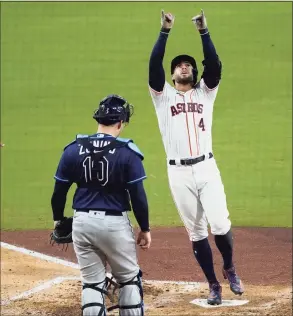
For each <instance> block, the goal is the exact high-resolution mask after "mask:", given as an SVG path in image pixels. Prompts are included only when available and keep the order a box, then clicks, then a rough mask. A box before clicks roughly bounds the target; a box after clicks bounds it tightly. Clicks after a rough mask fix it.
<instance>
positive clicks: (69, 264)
mask: <svg viewBox="0 0 293 316" xmlns="http://www.w3.org/2000/svg"><path fill="white" fill-rule="evenodd" d="M1 247H2V248H5V249H9V250H13V251H16V252H20V253H23V254H25V255H29V256H31V257H35V258H38V259H42V260H45V261H48V262H52V263H56V264H60V265H63V266H65V267H70V268H73V269H76V270H79V266H78V264H77V263H74V262H70V261H67V260H63V259H60V258H57V257H52V256H49V255H45V254H43V253H40V252H37V251H33V250H29V249H26V248H23V247H18V246H15V245H11V244H8V243H6V242H2V241H1ZM107 276H108V277H110V278H111V277H112V275H111V274H110V273H107ZM144 282H147V283H157V284H176V285H193V286H195V287H199V286H200V285H201V284H204V283H200V282H184V281H160V280H144Z"/></svg>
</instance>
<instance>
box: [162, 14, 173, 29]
mask: <svg viewBox="0 0 293 316" xmlns="http://www.w3.org/2000/svg"><path fill="white" fill-rule="evenodd" d="M174 20H175V16H173V15H172V14H171V13H166V14H165V12H164V10H162V11H161V26H162V28H163V29H168V30H170V29H171V28H172V27H173V25H174Z"/></svg>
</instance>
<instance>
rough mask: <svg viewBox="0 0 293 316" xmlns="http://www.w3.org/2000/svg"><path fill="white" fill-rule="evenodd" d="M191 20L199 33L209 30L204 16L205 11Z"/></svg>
mask: <svg viewBox="0 0 293 316" xmlns="http://www.w3.org/2000/svg"><path fill="white" fill-rule="evenodd" d="M191 20H192V22H193V23H194V24H195V26H196V28H197V29H198V30H199V31H201V30H205V29H207V28H208V25H207V19H206V17H205V15H204V12H203V10H201V14H199V15H196V16H194V17H193V18H192V19H191Z"/></svg>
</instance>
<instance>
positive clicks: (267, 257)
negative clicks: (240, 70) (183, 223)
mask: <svg viewBox="0 0 293 316" xmlns="http://www.w3.org/2000/svg"><path fill="white" fill-rule="evenodd" d="M277 231H278V229H275V230H274V229H269V230H265V229H258V230H257V229H250V230H245V229H236V230H235V233H234V236H235V237H234V239H235V241H236V240H237V243H236V244H235V246H236V250H235V254H236V258H235V262H236V264H237V267H238V270H239V271H241V272H240V275H241V277H242V279H243V281H244V284H245V290H246V291H245V294H244V295H243V296H241V297H239V296H235V295H234V294H233V293H232V292H231V291H230V289H229V287H228V284H227V283H226V282H224V281H223V280H222V279H220V274H219V279H220V281H221V282H222V286H223V299H224V300H236V299H237V300H248V301H249V302H248V303H247V304H244V305H242V306H236V307H218V308H203V307H199V306H197V305H194V304H191V303H190V302H191V301H192V300H194V299H206V297H207V295H208V286H207V284H206V283H200V284H199V283H195V282H194V281H196V282H203V281H205V280H204V278H203V277H202V275H201V271H200V270H199V268H198V267H197V264H196V263H195V262H194V258H193V257H192V256H191V255H190V244H189V242H188V240H187V239H186V233H185V231H184V229H182V228H175V229H165V230H159V229H156V230H155V231H154V232H153V249H152V250H151V251H150V252H149V253H148V254H147V253H146V252H143V253H142V252H139V254H140V255H139V260H140V264H141V267H142V269H143V270H144V271H146V272H145V274H144V281H143V286H144V295H145V297H144V300H145V308H146V316H157V315H158V316H161V315H168V316H173V315H174V316H175V315H176V316H181V315H182V316H183V315H192V316H197V315H211V316H213V315H215V316H218V315H221V316H228V315H229V316H233V315H237V316H238V315H239V316H240V315H241V316H242V315H244V316H246V315H247V316H254V315H259V316H289V315H292V307H291V305H292V284H291V276H292V274H291V273H292V264H291V256H292V248H291V245H292V243H291V229H290V230H283V231H282V232H281V233H279V234H278V233H277ZM280 231H281V230H280ZM252 233H253V234H252ZM48 234H49V232H48V231H46V232H38V231H34V232H6V233H4V232H2V236H1V239H2V241H3V242H7V243H10V244H16V245H18V246H21V247H25V248H27V249H33V250H35V251H39V252H42V253H47V254H50V255H53V256H58V257H63V258H64V259H67V260H71V261H75V262H76V258H75V256H74V253H73V251H72V247H71V249H69V251H68V252H67V253H65V252H62V251H61V249H60V248H58V247H55V248H54V247H51V246H50V245H49V243H48V241H47V240H48ZM244 235H246V236H247V237H246V238H244V239H243V238H241V237H243V236H244ZM19 238H20V239H19ZM252 240H253V241H254V242H253V243H252ZM263 241H266V242H263ZM247 242H251V244H250V245H249V244H247ZM211 243H212V240H211ZM212 248H213V249H214V253H215V254H216V249H215V248H214V245H213V243H212ZM248 249H249V250H250V251H249V253H248ZM237 253H238V256H237ZM168 254H169V257H168ZM248 254H249V255H248ZM150 258H151V260H150ZM276 258H277V260H276ZM243 259H245V261H246V263H247V266H248V267H247V266H245V264H243V261H242V260H243ZM215 262H216V263H217V264H216V270H217V272H218V273H219V271H220V267H221V258H220V257H219V255H215ZM154 264H156V267H157V269H156V271H153V270H152V269H153V265H154ZM251 265H255V267H254V269H251ZM187 266H188V267H189V269H186V270H185V269H184V267H185V268H186V267H187ZM260 267H261V268H260ZM256 268H257V269H256ZM158 272H159V274H160V277H159V278H158ZM248 272H250V273H248ZM190 275H192V277H190ZM197 275H198V276H197ZM79 276H80V274H79V271H78V270H77V269H74V268H70V267H65V266H62V265H59V264H57V263H52V262H48V261H44V260H42V259H39V258H34V257H31V256H29V255H27V254H22V253H19V252H15V251H13V250H8V249H4V248H1V305H2V306H1V315H6V316H8V315H9V316H11V315H40V316H42V315H51V316H57V315H58V316H63V315H64V316H68V315H70V316H80V315H81V310H80V298H81V282H80V278H79ZM151 279H152V280H154V279H155V280H167V279H169V280H170V279H173V280H177V281H178V280H180V281H193V283H190V284H168V283H164V282H155V281H150V280H151ZM278 279H279V281H278ZM54 280H55V281H56V282H55V283H54ZM44 285H45V286H46V288H42V287H44ZM32 289H37V290H36V292H35V293H31V294H30V292H28V291H31V290H32ZM38 289H40V290H38ZM24 294H27V296H26V297H21V295H22V296H25V295H24ZM29 294H30V295H29ZM17 296H20V297H18V299H16V300H14V298H17ZM111 305H112V303H110V302H109V300H108V306H111ZM112 315H115V316H116V315H118V311H117V310H116V311H113V312H111V313H108V314H107V316H112Z"/></svg>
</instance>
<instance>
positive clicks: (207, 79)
mask: <svg viewBox="0 0 293 316" xmlns="http://www.w3.org/2000/svg"><path fill="white" fill-rule="evenodd" d="M192 22H193V23H194V24H195V26H196V28H197V30H198V31H199V33H200V36H201V40H202V45H203V53H204V60H203V62H202V64H203V66H204V71H203V74H202V76H201V78H200V79H199V81H198V80H197V76H198V70H197V65H196V61H195V60H194V58H193V57H191V56H188V55H180V56H177V57H175V58H174V59H173V60H172V63H171V75H172V81H173V84H174V86H173V85H170V84H169V83H168V82H166V79H165V72H164V69H163V58H164V53H165V47H166V43H167V39H168V37H169V34H170V31H171V29H172V27H173V24H174V16H173V15H172V14H171V13H167V14H165V13H164V11H162V13H161V30H160V34H159V38H158V40H157V42H156V43H155V45H154V48H153V50H152V53H151V57H150V63H149V90H150V94H151V98H152V101H153V104H154V106H155V110H156V114H157V118H158V123H159V128H160V132H161V135H162V139H163V143H164V147H165V152H166V155H167V164H168V178H169V185H170V189H171V192H172V196H173V199H174V202H175V204H176V206H177V209H178V211H179V214H180V217H181V219H182V222H183V223H184V225H185V228H186V230H187V232H188V235H189V238H190V240H191V242H192V248H193V253H194V255H195V258H196V259H197V261H198V263H199V265H200V267H201V268H202V270H203V272H204V274H205V276H206V279H207V281H208V283H209V289H210V293H209V296H208V299H207V302H208V304H211V305H219V304H221V303H222V287H221V285H220V282H219V281H218V279H217V277H216V275H215V271H214V266H213V256H212V251H211V248H210V245H209V242H208V238H207V237H208V224H209V225H210V228H211V233H212V234H213V235H214V236H215V243H216V245H217V247H218V249H219V251H220V253H221V255H222V257H223V263H224V264H223V275H224V277H225V278H226V279H228V281H229V283H230V288H231V290H232V292H233V293H235V294H238V295H241V294H242V293H243V292H244V288H243V284H242V282H241V280H240V278H239V276H238V275H237V274H236V271H235V266H234V263H233V258H232V257H233V237H232V232H231V222H230V219H229V212H228V209H227V204H226V195H225V191H224V186H223V183H222V180H221V175H220V172H219V169H218V167H217V164H216V161H215V158H214V155H213V151H212V116H213V107H214V102H215V99H216V96H217V93H218V89H219V83H220V79H221V70H222V64H221V61H220V59H219V56H218V55H217V53H216V50H215V47H214V45H213V42H212V40H211V37H210V33H209V30H208V28H207V22H206V18H205V15H204V13H203V11H201V14H200V15H197V16H195V17H194V18H192Z"/></svg>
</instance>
